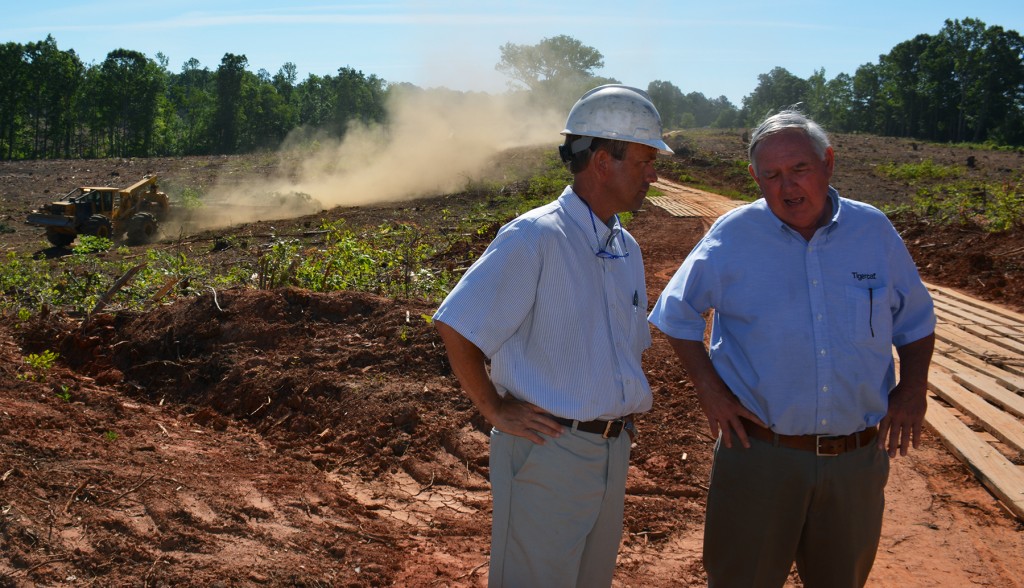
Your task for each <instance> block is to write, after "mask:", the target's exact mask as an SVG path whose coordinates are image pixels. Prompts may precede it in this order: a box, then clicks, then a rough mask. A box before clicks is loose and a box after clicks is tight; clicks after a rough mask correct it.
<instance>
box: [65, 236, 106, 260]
mask: <svg viewBox="0 0 1024 588" xmlns="http://www.w3.org/2000/svg"><path fill="white" fill-rule="evenodd" d="M113 246H114V242H113V241H111V240H110V239H108V238H106V237H97V236H96V235H79V236H78V242H77V243H76V244H75V246H74V247H73V248H72V249H71V251H72V252H73V253H74V254H75V255H88V254H90V253H102V252H104V251H109V250H110V249H111V248H112V247H113Z"/></svg>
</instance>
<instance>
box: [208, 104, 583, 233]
mask: <svg viewBox="0 0 1024 588" xmlns="http://www.w3.org/2000/svg"><path fill="white" fill-rule="evenodd" d="M531 102H532V101H531V100H530V98H529V95H528V94H527V93H507V94H499V95H493V94H485V93H465V92H456V91H451V90H447V89H431V90H423V89H419V88H414V89H408V88H404V87H401V88H395V89H394V90H393V91H392V92H391V95H390V97H389V101H388V103H387V105H386V108H387V111H388V117H387V120H388V123H387V124H386V125H364V124H358V123H357V124H352V125H350V127H349V129H348V131H347V133H346V134H345V137H344V139H343V140H340V141H338V140H333V139H328V138H326V137H325V136H324V135H323V134H322V133H321V134H317V133H315V132H311V131H309V130H302V131H297V132H293V134H292V136H290V137H289V138H288V139H287V140H286V141H285V143H284V145H283V146H282V148H281V149H280V151H279V152H278V154H277V156H278V157H279V158H280V161H279V164H278V166H277V167H278V169H279V170H280V172H279V175H278V176H275V177H271V178H269V179H266V178H259V179H256V178H251V179H250V180H244V181H241V182H239V181H234V182H233V183H232V185H230V186H229V185H226V184H223V183H222V184H221V185H219V186H217V187H215V188H214V189H213V190H211V192H210V193H209V194H208V195H207V196H206V197H205V198H204V200H203V206H202V208H200V209H199V211H196V212H197V214H193V215H191V216H192V219H191V222H189V223H188V224H189V225H190V226H189V228H190V229H211V228H216V227H221V226H228V225H233V224H238V223H244V222H251V221H255V220H270V219H283V218H293V217H297V216H302V215H306V214H315V213H316V212H319V211H320V210H324V209H327V208H332V207H336V206H358V205H366V204H371V203H375V202H393V201H397V200H407V199H413V198H417V197H422V196H427V195H435V194H443V193H451V192H457V191H460V190H464V189H466V188H467V187H469V186H470V185H471V184H472V183H473V182H476V181H479V180H481V179H484V178H486V179H498V180H502V179H504V178H494V177H493V175H492V174H493V163H494V157H495V156H496V155H497V154H498V153H500V152H501V151H503V150H505V149H510V148H514V147H523V146H530V145H538V144H545V143H546V144H550V145H551V146H552V149H554V146H555V145H557V144H558V143H560V142H561V137H560V135H559V132H560V131H561V130H562V128H563V126H564V124H565V112H557V111H556V110H555V109H553V108H538V107H537V106H536V104H535V103H533V104H531Z"/></svg>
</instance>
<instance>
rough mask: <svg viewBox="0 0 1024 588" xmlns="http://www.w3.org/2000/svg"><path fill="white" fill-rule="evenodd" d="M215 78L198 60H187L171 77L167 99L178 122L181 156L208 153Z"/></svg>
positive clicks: (210, 144)
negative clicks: (168, 98) (168, 97)
mask: <svg viewBox="0 0 1024 588" xmlns="http://www.w3.org/2000/svg"><path fill="white" fill-rule="evenodd" d="M214 78H215V76H214V74H213V72H211V71H210V70H209V68H205V67H202V64H200V63H199V60H197V59H196V58H194V57H193V58H190V59H188V60H187V61H185V63H184V64H182V66H181V73H180V74H177V75H172V76H171V77H170V84H169V96H170V101H171V104H172V105H173V108H174V112H175V116H176V118H177V120H178V122H179V129H180V135H179V137H178V140H177V145H178V147H177V149H178V150H180V152H181V153H182V154H184V155H199V154H206V153H210V152H211V151H212V149H213V140H212V137H211V131H210V129H211V128H212V126H213V113H214V108H215V106H216V97H215V90H216V86H215V80H214Z"/></svg>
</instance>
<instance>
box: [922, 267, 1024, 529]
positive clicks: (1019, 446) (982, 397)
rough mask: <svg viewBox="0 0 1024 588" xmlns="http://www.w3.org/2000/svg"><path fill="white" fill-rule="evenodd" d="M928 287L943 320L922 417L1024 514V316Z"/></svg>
mask: <svg viewBox="0 0 1024 588" xmlns="http://www.w3.org/2000/svg"><path fill="white" fill-rule="evenodd" d="M928 289H929V290H930V291H931V294H932V298H933V300H934V301H935V313H936V316H937V317H938V326H937V327H936V329H935V337H936V342H935V356H934V357H933V359H932V367H931V371H930V372H929V377H928V380H929V381H928V388H929V390H930V395H929V398H928V413H927V415H926V416H925V422H926V423H927V424H928V425H929V426H930V427H931V428H932V429H933V430H934V431H935V433H936V434H937V435H938V436H939V438H940V439H941V440H942V442H943V444H945V445H946V447H947V448H949V450H950V451H951V452H952V453H953V454H954V455H956V456H957V457H958V458H959V459H960V460H961V461H962V462H964V463H965V464H966V465H967V467H968V468H970V470H971V471H972V472H973V473H974V475H975V476H977V478H978V479H979V480H980V481H981V483H982V484H984V485H985V487H986V488H988V489H989V490H990V491H991V492H992V493H993V494H995V496H996V497H998V498H999V499H1000V500H1001V501H1002V502H1003V503H1004V504H1005V505H1006V506H1007V508H1009V510H1010V511H1011V512H1013V514H1014V515H1016V516H1017V517H1018V518H1019V519H1022V520H1024V315H1022V314H1020V313H1016V312H1013V311H1010V310H1008V309H1006V308H1003V307H1000V306H997V305H994V304H989V303H986V302H983V301H980V300H977V299H975V298H972V297H970V296H967V295H965V294H962V293H960V292H957V291H955V290H951V289H948V288H940V287H938V286H934V285H929V286H928Z"/></svg>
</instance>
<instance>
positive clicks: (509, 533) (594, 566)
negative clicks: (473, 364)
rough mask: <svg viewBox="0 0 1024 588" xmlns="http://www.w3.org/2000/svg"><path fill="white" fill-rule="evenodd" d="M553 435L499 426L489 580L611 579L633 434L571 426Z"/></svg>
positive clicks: (540, 583) (601, 582) (549, 583)
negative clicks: (532, 435)
mask: <svg viewBox="0 0 1024 588" xmlns="http://www.w3.org/2000/svg"><path fill="white" fill-rule="evenodd" d="M545 441H546V442H545V444H544V445H536V444H534V443H532V442H530V441H529V440H527V439H523V438H521V437H516V436H514V435H508V434H505V433H502V432H500V431H498V430H492V432H491V461H490V471H491V474H490V475H491V492H492V494H493V498H494V519H493V522H492V529H491V563H490V574H489V586H491V587H492V588H498V587H504V588H518V587H520V586H523V587H527V586H528V587H531V588H535V587H545V588H548V587H552V588H557V587H566V588H571V587H581V588H582V587H586V588H592V587H600V586H611V583H612V575H613V574H614V572H615V558H616V557H617V555H618V550H619V543H620V542H621V541H622V514H623V505H624V500H625V494H626V470H627V469H628V467H629V450H630V439H629V435H627V434H626V433H625V432H623V434H622V435H620V436H619V437H616V438H614V439H604V438H602V436H601V435H595V434H593V433H583V432H579V431H573V430H571V429H565V431H564V432H563V433H562V435H561V436H560V437H557V438H552V437H545Z"/></svg>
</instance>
